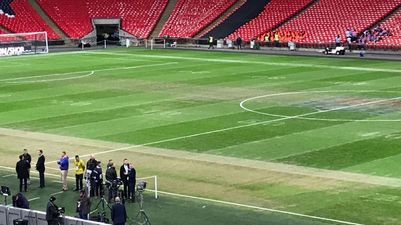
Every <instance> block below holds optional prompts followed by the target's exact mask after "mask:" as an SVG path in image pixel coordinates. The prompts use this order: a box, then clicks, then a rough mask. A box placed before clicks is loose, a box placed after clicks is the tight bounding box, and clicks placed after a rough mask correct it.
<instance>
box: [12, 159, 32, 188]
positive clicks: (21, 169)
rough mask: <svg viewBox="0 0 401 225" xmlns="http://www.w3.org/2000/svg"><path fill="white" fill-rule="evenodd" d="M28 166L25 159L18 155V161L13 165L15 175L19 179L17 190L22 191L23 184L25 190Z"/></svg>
mask: <svg viewBox="0 0 401 225" xmlns="http://www.w3.org/2000/svg"><path fill="white" fill-rule="evenodd" d="M28 170H29V168H28V163H27V161H26V160H24V157H23V155H20V156H19V161H18V162H17V165H16V166H15V171H16V172H17V176H18V179H19V192H22V185H24V191H25V192H26V191H27V188H28V186H27V179H28V174H29V171H28Z"/></svg>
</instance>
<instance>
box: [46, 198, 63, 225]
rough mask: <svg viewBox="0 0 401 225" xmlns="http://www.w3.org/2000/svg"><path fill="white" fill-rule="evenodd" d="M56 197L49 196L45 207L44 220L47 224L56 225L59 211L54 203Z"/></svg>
mask: <svg viewBox="0 0 401 225" xmlns="http://www.w3.org/2000/svg"><path fill="white" fill-rule="evenodd" d="M54 201H56V197H54V196H51V197H50V199H49V202H48V203H47V208H46V220H47V224H48V225H58V222H59V216H60V211H59V210H58V207H57V205H56V204H55V203H54Z"/></svg>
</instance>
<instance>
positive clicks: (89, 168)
mask: <svg viewBox="0 0 401 225" xmlns="http://www.w3.org/2000/svg"><path fill="white" fill-rule="evenodd" d="M96 165H97V161H96V159H95V156H94V155H91V156H90V158H89V160H88V162H86V188H87V189H88V193H87V194H89V196H90V197H93V196H94V193H95V192H94V191H95V182H94V181H93V180H92V172H93V170H94V169H95V168H96Z"/></svg>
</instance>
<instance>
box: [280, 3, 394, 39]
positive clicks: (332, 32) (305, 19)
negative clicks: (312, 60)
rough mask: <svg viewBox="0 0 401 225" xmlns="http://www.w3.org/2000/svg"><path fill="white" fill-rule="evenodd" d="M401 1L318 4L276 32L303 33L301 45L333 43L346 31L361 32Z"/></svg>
mask: <svg viewBox="0 0 401 225" xmlns="http://www.w3.org/2000/svg"><path fill="white" fill-rule="evenodd" d="M400 3H401V1H400V0H382V1H375V0H354V1H347V2H344V1H343V0H320V1H318V2H317V3H316V4H315V5H313V6H312V7H311V8H309V9H308V10H306V11H305V12H304V13H302V14H301V15H299V16H298V17H296V18H295V19H293V20H290V21H289V22H288V23H286V24H284V25H283V26H282V27H280V28H278V29H277V30H278V31H284V32H285V31H298V32H305V37H304V38H303V39H302V40H300V42H305V43H332V42H334V38H335V36H336V35H337V34H339V35H340V36H341V37H342V38H344V31H345V30H346V29H347V28H350V27H352V28H354V29H356V31H358V33H359V32H361V31H363V30H365V29H367V28H368V27H370V26H371V25H373V24H374V23H376V22H377V21H380V20H381V19H382V18H384V17H385V16H386V15H387V14H389V13H390V12H392V10H394V9H395V8H396V7H397V6H398V5H399V4H400Z"/></svg>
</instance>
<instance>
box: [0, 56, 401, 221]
mask: <svg viewBox="0 0 401 225" xmlns="http://www.w3.org/2000/svg"><path fill="white" fill-rule="evenodd" d="M26 64H29V65H26ZM11 65H12V66H11ZM18 65H20V66H18ZM336 67H337V68H336ZM344 67H352V68H353V69H347V68H344ZM0 68H1V75H0V127H3V128H12V129H17V130H27V131H35V132H44V133H51V134H59V135H65V136H73V137H80V138H88V139H95V140H103V141H111V142H118V143H128V144H145V145H147V146H150V147H157V148H164V149H173V150H184V151H190V152H199V153H207V154H215V155H223V156H232V157H237V158H245V159H255V160H262V161H274V162H282V163H289V164H295V165H302V166H305V167H314V168H323V169H331V170H343V171H348V172H356V173H364V174H371V175H378V176H389V177H394V178H401V172H400V171H401V170H399V169H398V164H399V160H400V159H401V148H400V144H399V138H398V137H399V130H400V129H401V121H398V120H401V114H400V111H401V104H400V102H399V101H398V100H393V101H390V100H389V99H391V98H396V97H399V96H401V77H400V76H401V65H400V64H399V63H398V62H394V61H384V60H360V59H341V58H317V57H293V56H268V55H256V54H245V53H222V52H200V51H197V52H195V51H179V50H154V51H147V50H139V49H136V50H124V49H116V50H107V51H93V52H89V53H83V54H79V53H77V54H52V55H47V56H39V57H12V58H2V59H1V60H0ZM369 69H371V70H372V71H368V70H369ZM378 69H379V71H377V70H378ZM91 70H93V71H94V75H93V76H89V77H85V78H80V79H65V80H59V81H51V79H55V78H57V79H58V78H73V77H74V76H80V75H85V74H87V73H88V72H85V71H91ZM80 71H84V72H80ZM397 71H399V72H397ZM71 72H77V73H75V74H69V73H71ZM32 76H36V78H31V77H32ZM24 77H25V78H24ZM316 91H330V92H325V93H323V92H316ZM284 92H302V93H299V94H295V95H279V96H269V97H264V98H259V99H255V100H251V101H248V102H247V103H246V104H245V105H246V107H247V108H249V109H252V110H257V111H258V112H262V113H265V114H268V115H263V114H256V113H253V112H248V111H245V110H244V109H242V108H241V107H240V106H239V104H240V102H241V101H243V100H245V99H249V98H252V97H255V96H262V95H268V94H277V93H284ZM377 100H383V102H381V103H377V104H369V103H368V104H367V105H365V106H355V105H358V104H361V103H362V104H363V103H366V102H375V101H377ZM344 106H345V108H342V107H344ZM318 110H322V111H320V112H319V111H318ZM271 114H278V115H281V116H282V117H276V116H273V115H271ZM303 114H306V117H307V118H309V120H304V119H302V118H292V117H291V116H295V117H297V116H298V115H303ZM311 118H312V120H310V119H311ZM313 118H316V119H317V120H313ZM359 120H374V121H371V122H366V121H359ZM377 120H378V121H377ZM384 120H390V121H388V122H385V121H384ZM391 120H393V121H391ZM0 147H1V144H0ZM5 148H6V147H5V146H3V147H2V149H5ZM21 148H23V147H22V146H21ZM5 151H6V150H4V153H6V152H5ZM7 154H8V153H7ZM1 164H2V165H6V166H13V165H14V162H12V161H11V162H10V161H6V160H4V161H1ZM204 179H206V180H207V179H208V178H207V177H206V178H204ZM253 184H255V185H256V184H257V185H259V186H257V187H258V188H257V190H251V191H254V192H255V193H257V194H256V195H257V196H258V197H260V198H262V199H266V200H274V201H275V202H276V203H275V204H277V205H279V206H280V207H285V208H288V209H294V210H295V211H299V209H300V208H302V205H300V204H305V207H306V208H308V207H307V206H308V203H310V202H313V204H317V203H316V202H314V201H313V198H311V196H313V194H315V195H316V194H317V193H316V192H313V194H311V195H308V193H306V195H308V196H305V193H302V194H301V193H296V194H294V195H290V196H286V197H285V198H280V197H279V193H276V194H277V195H272V196H271V195H269V194H267V193H268V191H273V193H275V192H274V188H272V187H268V186H269V185H267V186H266V184H264V183H259V181H254V182H252V183H251V186H252V185H253ZM236 188H239V189H242V188H244V189H247V188H249V187H247V186H246V185H245V186H241V185H239V186H238V187H236ZM259 188H260V189H259ZM292 188H293V187H292ZM375 188H377V187H375ZM375 188H372V189H370V190H369V191H366V190H363V191H362V192H368V193H369V194H371V192H374V191H377V189H375ZM290 189H291V188H290ZM284 190H288V189H286V188H284ZM276 191H277V190H276ZM288 191H290V192H291V191H297V190H296V189H295V190H288ZM380 191H382V190H380ZM386 191H388V190H387V189H386V190H384V192H386ZM259 192H260V193H259ZM345 192H346V193H347V194H344V196H343V197H344V198H345V199H347V201H345V202H343V201H342V199H337V198H336V197H335V194H332V193H327V192H325V191H322V192H321V193H319V194H320V196H321V197H319V198H317V199H319V200H322V199H325V198H328V200H327V201H328V202H329V203H330V204H327V206H324V207H319V208H316V209H315V208H314V207H311V208H310V209H309V208H308V213H312V214H315V215H324V216H327V217H330V218H332V217H334V218H338V219H348V220H353V221H356V222H359V221H361V222H366V223H369V224H380V223H387V224H391V222H390V221H393V219H392V217H397V218H398V217H399V216H397V215H393V211H392V210H390V209H392V208H397V207H398V205H397V204H398V203H391V202H389V203H386V204H385V205H383V206H381V205H380V204H381V203H380V201H379V200H377V201H375V200H373V203H375V204H373V203H372V204H370V206H376V205H377V207H379V206H380V207H381V208H385V209H388V211H384V210H383V211H379V214H377V213H369V212H367V213H366V212H362V210H359V209H362V208H363V209H365V207H362V206H361V205H363V203H365V204H366V202H365V200H363V199H359V198H352V197H351V196H352V194H351V193H353V190H352V188H351V189H349V190H347V191H345ZM259 194H260V195H259ZM358 194H359V195H363V196H364V195H365V193H361V192H358ZM167 199H168V201H165V202H164V201H157V202H156V203H155V205H156V206H155V207H160V208H163V210H162V212H160V213H156V212H153V213H152V214H155V215H156V214H157V215H160V219H161V218H162V217H163V216H166V215H169V213H173V212H170V211H168V210H170V209H169V207H170V206H171V205H172V204H173V203H174V204H177V205H180V207H182V208H180V209H177V211H180V212H186V211H185V209H187V208H188V209H189V208H191V207H194V208H196V207H197V204H199V203H198V202H196V201H193V202H192V200H191V201H187V200H185V201H184V202H181V201H183V200H182V199H176V198H169V197H167ZM351 199H352V200H351ZM305 200H308V201H305ZM159 204H160V205H159ZM163 204H166V205H163ZM185 204H189V205H191V206H190V207H186V205H185ZM311 204H312V203H311ZM344 204H348V205H347V207H345V206H344ZM351 204H353V206H352V207H351ZM150 205H151V204H150ZM169 205H170V206H169ZM291 205H297V207H294V208H292V207H291ZM396 205H397V206H396ZM38 207H39V206H38ZM213 207H215V208H213V210H210V211H207V210H203V211H205V212H202V211H199V213H198V214H196V215H198V216H196V215H192V214H191V217H192V218H193V223H192V221H191V224H202V223H204V222H205V220H202V219H200V217H202V218H204V217H206V218H208V215H211V216H212V217H213V218H216V222H215V223H214V224H232V222H229V221H236V220H235V219H233V218H237V217H233V216H232V214H230V212H229V211H230V210H227V209H226V208H225V207H223V206H219V205H216V206H213ZM353 207H356V208H358V210H355V212H354V213H352V212H349V211H350V210H349V209H350V208H353ZM207 209H208V207H207ZM347 209H348V210H347ZM164 210H167V211H164ZM235 210H239V211H240V212H239V214H240V215H241V216H240V218H243V219H245V218H246V219H249V218H253V219H254V221H253V222H254V223H252V224H259V223H261V224H262V222H263V220H264V219H265V218H266V217H270V215H265V214H263V213H262V214H260V213H258V212H245V211H241V210H240V209H235ZM366 210H368V211H369V209H366ZM351 211H352V210H351ZM235 212H236V211H235ZM380 213H382V214H383V215H381V214H380ZM184 214H185V213H184ZM248 214H249V217H244V216H243V215H248ZM361 214H363V215H361ZM369 214H370V215H369ZM216 215H221V217H218V216H216ZM361 217H363V218H361ZM365 217H366V218H365ZM376 217H380V218H376ZM178 218H179V217H177V219H178ZM237 219H238V218H237ZM399 219H400V220H401V218H399ZM175 222H176V223H181V222H182V221H175ZM163 224H166V223H163ZM171 224H174V223H173V222H171ZM277 224H278V223H277Z"/></svg>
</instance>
